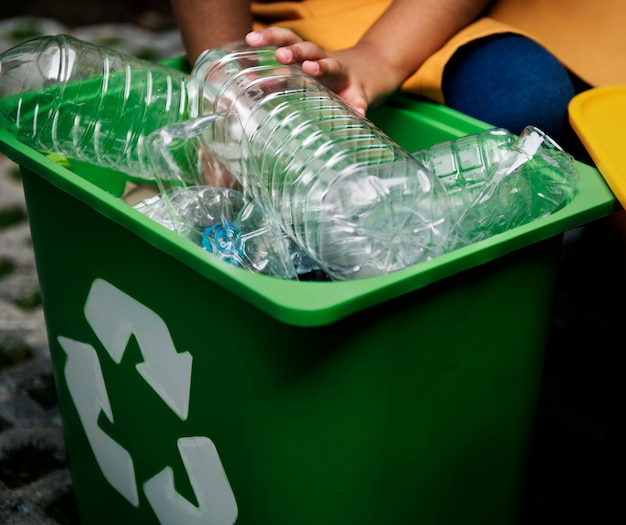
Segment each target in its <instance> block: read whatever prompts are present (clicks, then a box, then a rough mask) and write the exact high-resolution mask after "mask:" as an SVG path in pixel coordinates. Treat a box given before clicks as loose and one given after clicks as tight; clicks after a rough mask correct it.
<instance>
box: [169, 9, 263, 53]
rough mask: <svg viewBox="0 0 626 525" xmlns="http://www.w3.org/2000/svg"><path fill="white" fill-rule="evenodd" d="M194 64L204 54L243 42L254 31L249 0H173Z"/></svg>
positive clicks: (184, 41) (187, 48) (184, 42)
mask: <svg viewBox="0 0 626 525" xmlns="http://www.w3.org/2000/svg"><path fill="white" fill-rule="evenodd" d="M171 3H172V9H173V11H174V15H175V17H176V20H177V22H178V27H179V29H180V33H181V36H182V39H183V44H184V46H185V49H186V51H187V56H188V58H189V61H190V62H191V63H192V64H193V63H194V62H195V61H196V58H198V55H199V54H200V53H202V51H204V50H206V49H209V48H212V47H217V46H220V45H223V44H226V43H228V42H234V41H236V40H242V39H243V38H244V36H245V35H246V33H248V32H249V31H250V30H251V29H252V15H251V12H250V0H171Z"/></svg>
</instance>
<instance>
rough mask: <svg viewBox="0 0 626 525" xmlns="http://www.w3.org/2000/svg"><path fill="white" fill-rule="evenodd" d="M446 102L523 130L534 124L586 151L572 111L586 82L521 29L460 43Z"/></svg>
mask: <svg viewBox="0 0 626 525" xmlns="http://www.w3.org/2000/svg"><path fill="white" fill-rule="evenodd" d="M442 87H443V95H444V98H445V101H446V105H447V106H449V107H451V108H454V109H456V110H458V111H461V112H462V113H465V114H467V115H471V116H472V117H475V118H478V119H480V120H482V121H484V122H487V123H489V124H492V125H494V126H497V127H502V128H506V129H508V130H509V131H511V132H513V133H516V134H517V133H520V132H521V131H522V129H523V128H524V127H525V126H527V125H533V126H536V127H538V128H540V129H541V130H543V131H544V132H545V133H547V134H548V135H550V136H551V137H552V138H553V139H554V140H556V141H557V142H558V143H559V144H561V146H562V147H563V148H565V149H566V150H567V151H570V153H572V154H573V155H574V156H577V157H583V158H584V157H585V152H584V148H583V147H582V145H581V144H580V142H579V141H578V139H577V138H576V136H575V133H574V132H573V131H572V129H571V127H570V125H569V122H568V114H567V106H568V104H569V101H570V100H571V98H572V97H573V96H574V95H575V94H576V93H577V92H578V91H581V90H582V89H584V88H585V87H586V86H582V85H581V83H580V82H579V81H577V80H576V79H575V78H574V77H572V75H570V73H569V72H568V71H567V69H566V68H565V67H564V66H563V65H562V64H561V63H560V62H559V61H558V60H557V59H556V58H555V57H554V56H553V55H552V54H551V53H549V52H548V51H547V50H546V49H545V48H543V47H542V46H540V45H539V44H537V43H535V42H533V41H532V40H530V39H528V38H525V37H523V36H521V35H515V34H503V35H496V36H492V37H488V38H484V39H481V40H477V41H476V42H472V43H470V44H468V45H466V46H464V47H462V48H460V49H459V50H458V51H457V52H456V54H455V55H454V56H453V57H452V59H451V60H450V62H449V63H448V65H447V66H446V69H445V72H444V76H443V86H442Z"/></svg>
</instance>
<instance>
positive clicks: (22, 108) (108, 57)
mask: <svg viewBox="0 0 626 525" xmlns="http://www.w3.org/2000/svg"><path fill="white" fill-rule="evenodd" d="M0 97H1V98H0V119H2V122H3V125H4V126H5V127H6V128H7V129H9V130H10V131H12V132H13V133H14V134H15V135H16V136H17V137H18V138H19V139H20V140H21V141H23V142H25V143H27V144H28V145H30V146H31V147H33V148H35V149H37V150H40V151H46V152H49V151H53V152H55V153H59V154H62V155H65V156H66V157H68V158H70V159H77V160H83V161H87V162H90V163H92V164H96V165H99V166H103V167H106V168H113V169H116V170H118V171H121V172H124V173H126V174H128V175H130V176H131V177H132V178H137V179H152V178H153V174H152V172H151V171H150V167H149V164H148V161H147V155H146V151H145V148H144V144H143V142H144V139H145V137H146V136H147V135H148V134H149V133H151V132H152V131H154V130H156V129H158V128H160V127H162V126H164V125H165V124H167V123H170V122H176V121H180V120H183V119H185V118H190V117H193V116H196V115H197V102H198V90H197V88H196V86H195V84H194V83H193V82H190V78H189V76H188V75H186V74H184V73H182V72H180V71H177V70H174V69H173V68H169V67H166V66H164V65H160V64H155V63H152V62H148V61H146V60H141V59H139V58H136V57H133V56H129V55H126V54H123V53H119V52H117V51H114V50H112V49H110V48H107V47H104V46H98V45H95V44H92V43H89V42H85V41H82V40H78V39H76V38H73V37H70V36H65V35H57V36H46V37H39V38H35V39H32V40H29V41H26V42H23V43H21V44H18V45H17V46H15V47H13V48H11V49H9V50H7V51H5V52H4V53H2V54H0Z"/></svg>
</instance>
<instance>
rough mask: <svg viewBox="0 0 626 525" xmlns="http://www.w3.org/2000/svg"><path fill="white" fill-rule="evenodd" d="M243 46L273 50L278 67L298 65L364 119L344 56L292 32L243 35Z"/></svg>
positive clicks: (361, 96)
mask: <svg viewBox="0 0 626 525" xmlns="http://www.w3.org/2000/svg"><path fill="white" fill-rule="evenodd" d="M246 43H247V44H248V45H250V46H252V47H261V46H277V47H278V49H277V50H276V59H277V60H278V61H279V62H280V63H281V64H300V65H301V67H302V70H303V71H304V72H305V73H307V74H309V75H311V76H312V77H315V78H317V79H318V80H319V81H320V82H322V83H323V84H324V85H325V86H327V87H328V88H329V89H332V90H333V91H334V92H335V93H337V94H338V95H339V96H340V97H342V98H343V99H344V100H345V101H346V102H347V103H348V104H349V105H350V106H352V107H353V108H354V109H355V110H356V111H357V113H359V114H361V115H365V112H366V110H367V106H368V98H367V96H366V93H365V90H364V88H363V85H362V83H361V81H360V80H359V79H358V78H357V75H356V73H355V72H354V70H351V69H350V68H349V67H348V65H347V60H343V59H342V58H341V57H342V56H344V55H342V53H344V54H345V53H349V50H346V51H344V52H336V53H333V52H329V51H325V50H324V49H322V48H321V47H320V46H318V45H317V44H315V43H314V42H308V41H304V40H302V39H301V38H300V37H299V36H298V35H296V34H295V33H294V32H293V31H291V30H290V29H286V28H281V27H271V28H269V29H264V30H261V31H253V32H251V33H248V35H246Z"/></svg>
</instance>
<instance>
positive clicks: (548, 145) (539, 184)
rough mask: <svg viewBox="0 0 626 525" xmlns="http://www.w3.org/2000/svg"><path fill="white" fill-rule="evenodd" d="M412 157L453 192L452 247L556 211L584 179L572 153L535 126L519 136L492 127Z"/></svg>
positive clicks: (472, 241) (451, 194)
mask: <svg viewBox="0 0 626 525" xmlns="http://www.w3.org/2000/svg"><path fill="white" fill-rule="evenodd" d="M413 156H414V157H415V158H416V159H418V160H419V161H420V162H422V163H423V164H424V165H426V166H427V167H428V168H430V169H431V170H432V171H433V173H435V175H436V176H437V177H439V178H440V180H442V182H443V184H444V186H445V188H446V190H447V192H448V195H449V196H450V200H451V205H450V218H451V228H450V239H449V246H448V250H453V249H455V248H460V247H462V246H466V245H468V244H472V243H475V242H478V241H480V240H483V239H486V238H488V237H491V236H493V235H496V234H498V233H502V232H504V231H507V230H510V229H512V228H515V227H517V226H520V225H522V224H527V223H529V222H531V221H533V220H536V219H540V218H542V217H546V216H548V215H550V214H552V213H554V212H555V211H557V210H558V209H560V208H562V207H563V206H564V205H565V204H567V203H568V202H569V201H570V200H571V198H572V196H573V195H574V193H575V191H576V189H577V187H578V183H579V180H580V176H579V173H578V169H577V167H576V163H575V161H574V159H573V157H572V156H571V155H569V154H568V153H566V152H565V151H564V150H563V149H562V148H561V147H560V146H559V145H558V144H557V143H556V142H555V141H554V140H552V139H551V138H550V137H549V136H547V135H546V134H545V133H544V132H542V131H541V130H540V129H538V128H536V127H534V126H527V127H526V128H525V129H524V130H523V131H522V133H521V134H520V136H519V137H516V136H515V135H513V134H512V133H510V132H509V131H507V130H504V129H498V128H495V129H489V130H486V131H484V132H482V133H476V134H472V135H467V136H465V137H461V138H459V139H457V140H454V141H449V142H443V143H440V144H436V145H434V146H432V147H431V148H428V149H425V150H421V151H418V152H414V153H413Z"/></svg>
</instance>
